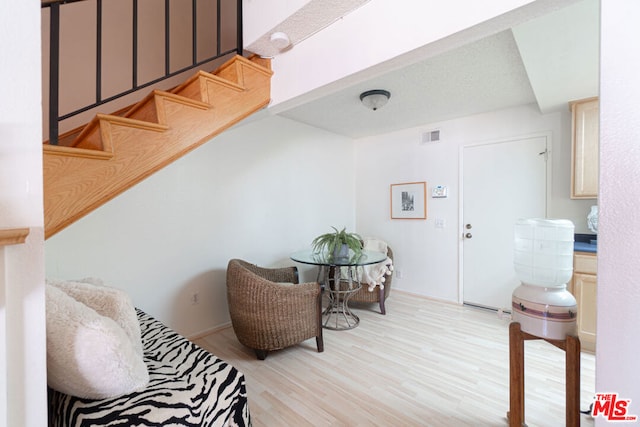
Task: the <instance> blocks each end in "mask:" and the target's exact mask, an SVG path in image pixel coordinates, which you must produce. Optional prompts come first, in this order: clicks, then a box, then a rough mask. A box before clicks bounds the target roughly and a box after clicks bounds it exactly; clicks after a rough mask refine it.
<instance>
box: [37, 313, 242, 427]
mask: <svg viewBox="0 0 640 427" xmlns="http://www.w3.org/2000/svg"><path fill="white" fill-rule="evenodd" d="M137 315H138V320H139V321H140V328H141V330H142V345H143V348H144V361H145V363H146V365H147V368H148V369H149V377H150V381H149V384H148V386H147V387H146V388H145V389H144V390H142V391H140V392H134V393H130V394H127V395H124V396H120V397H116V398H110V399H104V400H90V399H83V398H79V397H75V396H69V395H66V394H64V393H60V392H58V391H55V390H52V389H49V411H50V422H49V425H50V426H51V427H85V426H86V427H89V426H211V427H213V426H239V427H240V426H249V425H251V422H250V416H249V406H248V403H247V393H246V388H245V379H244V375H243V374H242V373H240V372H239V371H237V370H236V369H235V368H234V367H233V366H231V365H229V364H228V363H226V362H224V361H223V360H220V359H218V358H217V357H216V356H214V355H212V354H211V353H209V352H207V351H205V350H203V349H201V348H200V347H198V346H196V345H195V344H193V343H191V342H190V341H188V340H187V339H186V338H184V337H182V336H180V335H178V334H177V333H176V332H174V331H172V330H171V329H169V328H168V327H166V326H164V325H163V324H162V323H160V322H159V321H158V320H156V319H154V318H152V317H151V316H149V315H148V314H146V313H144V312H143V311H141V310H139V309H137Z"/></svg>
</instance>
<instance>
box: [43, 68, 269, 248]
mask: <svg viewBox="0 0 640 427" xmlns="http://www.w3.org/2000/svg"><path fill="white" fill-rule="evenodd" d="M235 62H240V63H241V64H242V63H244V62H249V66H246V65H240V66H233V67H231V66H230V65H228V64H230V63H235ZM223 67H225V68H234V71H235V72H236V73H238V74H243V75H242V76H239V77H238V74H236V76H235V77H234V76H233V73H229V72H227V73H226V74H225V75H227V76H230V77H232V78H235V79H237V80H240V81H242V82H243V83H244V85H242V86H241V85H238V84H237V83H234V82H230V81H227V80H226V79H223V78H221V77H219V76H217V75H212V74H209V73H202V72H199V73H196V75H195V76H193V77H192V78H190V79H189V80H188V81H187V82H185V84H183V85H180V86H178V87H177V88H176V89H175V90H174V91H172V92H162V91H153V92H152V93H150V94H149V95H148V96H147V97H146V98H145V99H143V100H142V101H140V102H139V103H138V104H136V105H135V106H134V107H132V108H131V109H130V110H129V111H128V112H127V113H126V114H125V115H124V117H123V116H114V115H103V114H99V115H97V116H96V117H95V118H94V119H93V120H92V121H91V122H90V123H89V124H88V125H87V129H85V130H84V131H83V132H82V133H84V134H85V137H87V136H88V137H90V138H91V139H92V144H94V145H95V144H96V141H97V139H98V135H99V139H100V146H101V147H100V148H101V149H100V150H91V149H78V148H70V147H56V146H48V145H45V150H44V159H43V165H44V210H45V237H46V238H48V237H50V236H52V235H54V234H55V233H57V232H58V231H60V230H62V229H64V228H65V227H67V226H68V225H70V224H72V223H73V222H75V221H77V220H78V219H80V218H82V217H83V216H85V215H86V214H88V213H89V212H91V211H93V210H95V209H97V208H98V207H100V206H101V205H103V204H104V203H106V202H107V201H109V200H111V199H113V198H114V197H116V196H117V195H118V194H121V193H122V192H124V191H126V190H127V189H128V188H130V187H132V186H133V185H135V184H136V183H138V182H140V181H141V180H143V179H144V178H146V177H148V176H149V175H151V174H153V173H154V172H156V171H157V170H159V169H161V168H162V167H164V166H166V165H168V164H170V163H171V162H173V161H175V160H176V159H178V158H180V157H182V156H183V155H185V154H186V153H188V152H189V151H191V150H193V149H195V148H196V147H198V146H200V145H202V144H203V143H205V142H207V141H209V140H210V139H211V138H212V137H213V136H215V135H217V134H219V133H221V132H222V131H224V130H226V129H228V128H229V127H231V126H233V125H234V124H236V123H237V122H239V121H241V120H242V119H244V118H245V117H247V116H249V115H250V114H252V113H254V112H256V111H258V110H260V109H262V108H264V107H265V106H267V105H268V103H269V101H270V78H271V74H272V72H271V70H269V69H266V68H264V67H261V66H260V65H257V66H254V65H253V64H252V63H251V62H250V61H248V60H246V58H243V57H236V58H234V59H233V60H231V61H229V62H227V63H226V64H225V65H223ZM190 80H194V81H197V85H196V86H197V87H198V89H197V90H194V89H193V87H192V86H191V85H190V84H188V83H189V81H190ZM187 88H189V89H187ZM184 95H188V96H184Z"/></svg>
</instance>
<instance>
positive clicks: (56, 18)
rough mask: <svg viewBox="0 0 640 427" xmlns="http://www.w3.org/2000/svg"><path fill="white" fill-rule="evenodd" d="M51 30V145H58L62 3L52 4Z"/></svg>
mask: <svg viewBox="0 0 640 427" xmlns="http://www.w3.org/2000/svg"><path fill="white" fill-rule="evenodd" d="M50 12H51V13H50V28H49V40H50V45H49V144H51V145H58V97H59V90H60V81H59V76H60V68H59V67H60V3H52V4H51V9H50Z"/></svg>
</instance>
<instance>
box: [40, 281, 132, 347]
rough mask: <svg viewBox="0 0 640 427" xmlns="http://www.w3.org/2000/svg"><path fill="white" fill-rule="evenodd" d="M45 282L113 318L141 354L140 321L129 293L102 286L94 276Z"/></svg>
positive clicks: (99, 312) (101, 313)
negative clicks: (75, 279) (76, 279)
mask: <svg viewBox="0 0 640 427" xmlns="http://www.w3.org/2000/svg"><path fill="white" fill-rule="evenodd" d="M47 283H48V284H50V285H53V286H55V287H57V288H59V289H62V290H63V291H64V292H65V293H66V294H67V295H70V296H71V297H73V299H75V300H76V301H78V302H81V303H83V304H84V305H86V306H88V307H90V308H92V309H94V310H95V311H96V312H97V313H98V314H100V315H102V316H105V317H109V318H111V319H113V320H114V321H115V322H116V323H117V324H118V325H120V327H121V328H122V329H124V331H125V332H126V334H127V335H128V336H129V339H130V340H131V343H132V344H133V346H134V348H135V349H136V351H137V352H138V354H139V355H140V356H142V339H141V337H140V322H138V316H137V315H136V309H135V307H134V306H133V302H132V301H131V298H130V297H129V294H127V293H126V292H125V291H123V290H121V289H117V288H111V287H108V286H104V285H103V283H102V280H100V279H96V278H86V279H80V280H78V281H62V280H51V279H47Z"/></svg>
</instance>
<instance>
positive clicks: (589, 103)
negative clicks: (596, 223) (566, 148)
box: [570, 98, 600, 199]
mask: <svg viewBox="0 0 640 427" xmlns="http://www.w3.org/2000/svg"><path fill="white" fill-rule="evenodd" d="M570 105H571V121H572V130H571V140H572V146H571V198H572V199H596V198H598V140H599V133H598V132H599V119H600V114H599V104H598V98H589V99H583V100H580V101H574V102H571V103H570Z"/></svg>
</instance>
